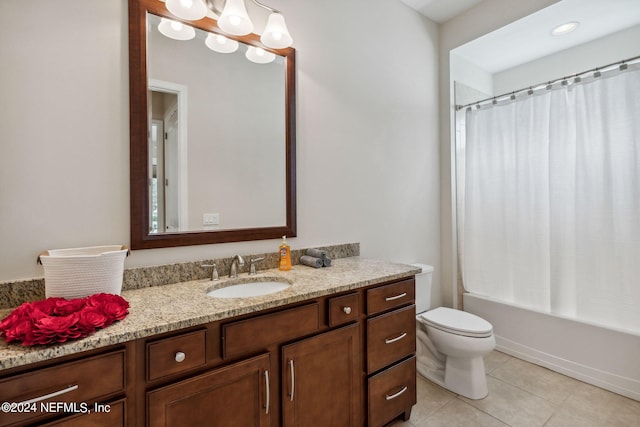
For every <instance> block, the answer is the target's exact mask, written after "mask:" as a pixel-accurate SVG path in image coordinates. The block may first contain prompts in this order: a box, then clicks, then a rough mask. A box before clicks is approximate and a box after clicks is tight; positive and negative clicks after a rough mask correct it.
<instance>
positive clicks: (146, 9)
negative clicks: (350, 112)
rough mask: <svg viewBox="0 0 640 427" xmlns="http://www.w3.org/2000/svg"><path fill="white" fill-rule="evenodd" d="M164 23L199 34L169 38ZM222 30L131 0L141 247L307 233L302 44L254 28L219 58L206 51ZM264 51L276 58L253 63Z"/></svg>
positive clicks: (134, 195) (135, 200) (135, 240)
mask: <svg viewBox="0 0 640 427" xmlns="http://www.w3.org/2000/svg"><path fill="white" fill-rule="evenodd" d="M163 18H164V19H171V20H173V21H175V22H178V23H180V24H182V25H186V26H188V27H191V28H193V29H194V31H195V36H193V38H192V39H189V40H175V39H171V38H167V37H165V36H164V35H162V34H164V33H162V34H161V32H162V31H161V30H160V31H159V29H158V28H159V25H160V22H161V20H163ZM189 31H191V30H189ZM219 34H222V33H221V31H220V30H219V29H218V26H217V22H216V20H215V19H213V18H210V17H208V16H207V17H205V18H203V19H200V20H198V21H181V20H180V19H177V18H176V17H174V16H173V15H171V13H170V12H169V11H168V10H167V9H166V7H165V3H164V2H161V1H159V0H129V85H130V86H129V91H130V95H129V96H130V183H131V187H130V188H131V195H130V197H131V248H132V249H148V248H161V247H174V246H187V245H200V244H212V243H224V242H237V241H248V240H263V239H274V238H279V237H281V236H283V235H286V236H295V235H296V175H295V169H296V164H295V158H296V156H295V152H296V150H295V133H296V132H295V129H296V125H295V50H294V49H293V48H286V49H276V50H274V49H269V48H266V47H265V46H263V45H262V44H261V43H260V39H259V36H258V35H256V34H249V35H247V36H241V37H236V36H228V35H225V36H226V37H227V38H228V39H229V40H231V41H237V42H238V44H239V49H238V51H237V52H235V53H233V54H227V53H219V52H216V51H212V50H211V48H207V47H206V46H205V44H207V43H206V38H208V37H217V36H218V35H219ZM210 35H211V36H210ZM254 47H258V48H262V49H263V50H264V51H266V52H267V53H272V54H275V59H274V60H273V61H272V62H271V63H266V64H265V63H262V64H258V63H253V62H251V61H249V60H248V59H247V58H248V56H247V55H246V53H247V51H248V50H249V49H252V48H254ZM196 74H197V76H196ZM174 144H177V145H174Z"/></svg>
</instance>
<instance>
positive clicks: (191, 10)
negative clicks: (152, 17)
mask: <svg viewBox="0 0 640 427" xmlns="http://www.w3.org/2000/svg"><path fill="white" fill-rule="evenodd" d="M166 3H167V9H168V10H169V12H171V13H173V14H174V15H175V16H177V17H178V18H182V19H186V20H188V21H197V20H198V19H202V18H204V17H205V16H207V10H208V9H207V6H206V5H205V4H204V2H203V0H167V1H166Z"/></svg>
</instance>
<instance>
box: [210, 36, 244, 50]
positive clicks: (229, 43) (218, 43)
mask: <svg viewBox="0 0 640 427" xmlns="http://www.w3.org/2000/svg"><path fill="white" fill-rule="evenodd" d="M204 44H206V45H207V47H208V48H209V49H211V50H213V51H216V52H219V53H231V52H235V51H236V50H238V42H237V41H235V40H231V39H228V38H226V37H225V36H223V35H222V34H212V33H209V35H208V36H207V39H206V40H205V41H204Z"/></svg>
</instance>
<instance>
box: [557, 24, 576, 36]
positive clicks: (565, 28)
mask: <svg viewBox="0 0 640 427" xmlns="http://www.w3.org/2000/svg"><path fill="white" fill-rule="evenodd" d="M578 25H580V23H579V22H577V21H572V22H567V23H565V24H562V25H558V26H557V27H555V28H554V29H553V30H551V35H554V36H564V35H565V34H569V33H570V32H572V31H574V30H575V29H576V28H578Z"/></svg>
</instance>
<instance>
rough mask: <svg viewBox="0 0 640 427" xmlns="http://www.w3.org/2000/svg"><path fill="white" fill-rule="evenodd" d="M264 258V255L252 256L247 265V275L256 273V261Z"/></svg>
mask: <svg viewBox="0 0 640 427" xmlns="http://www.w3.org/2000/svg"><path fill="white" fill-rule="evenodd" d="M263 259H264V257H260V258H252V259H251V260H250V261H251V266H250V267H249V276H253V275H256V274H258V273H256V262H258V261H262V260H263Z"/></svg>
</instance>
